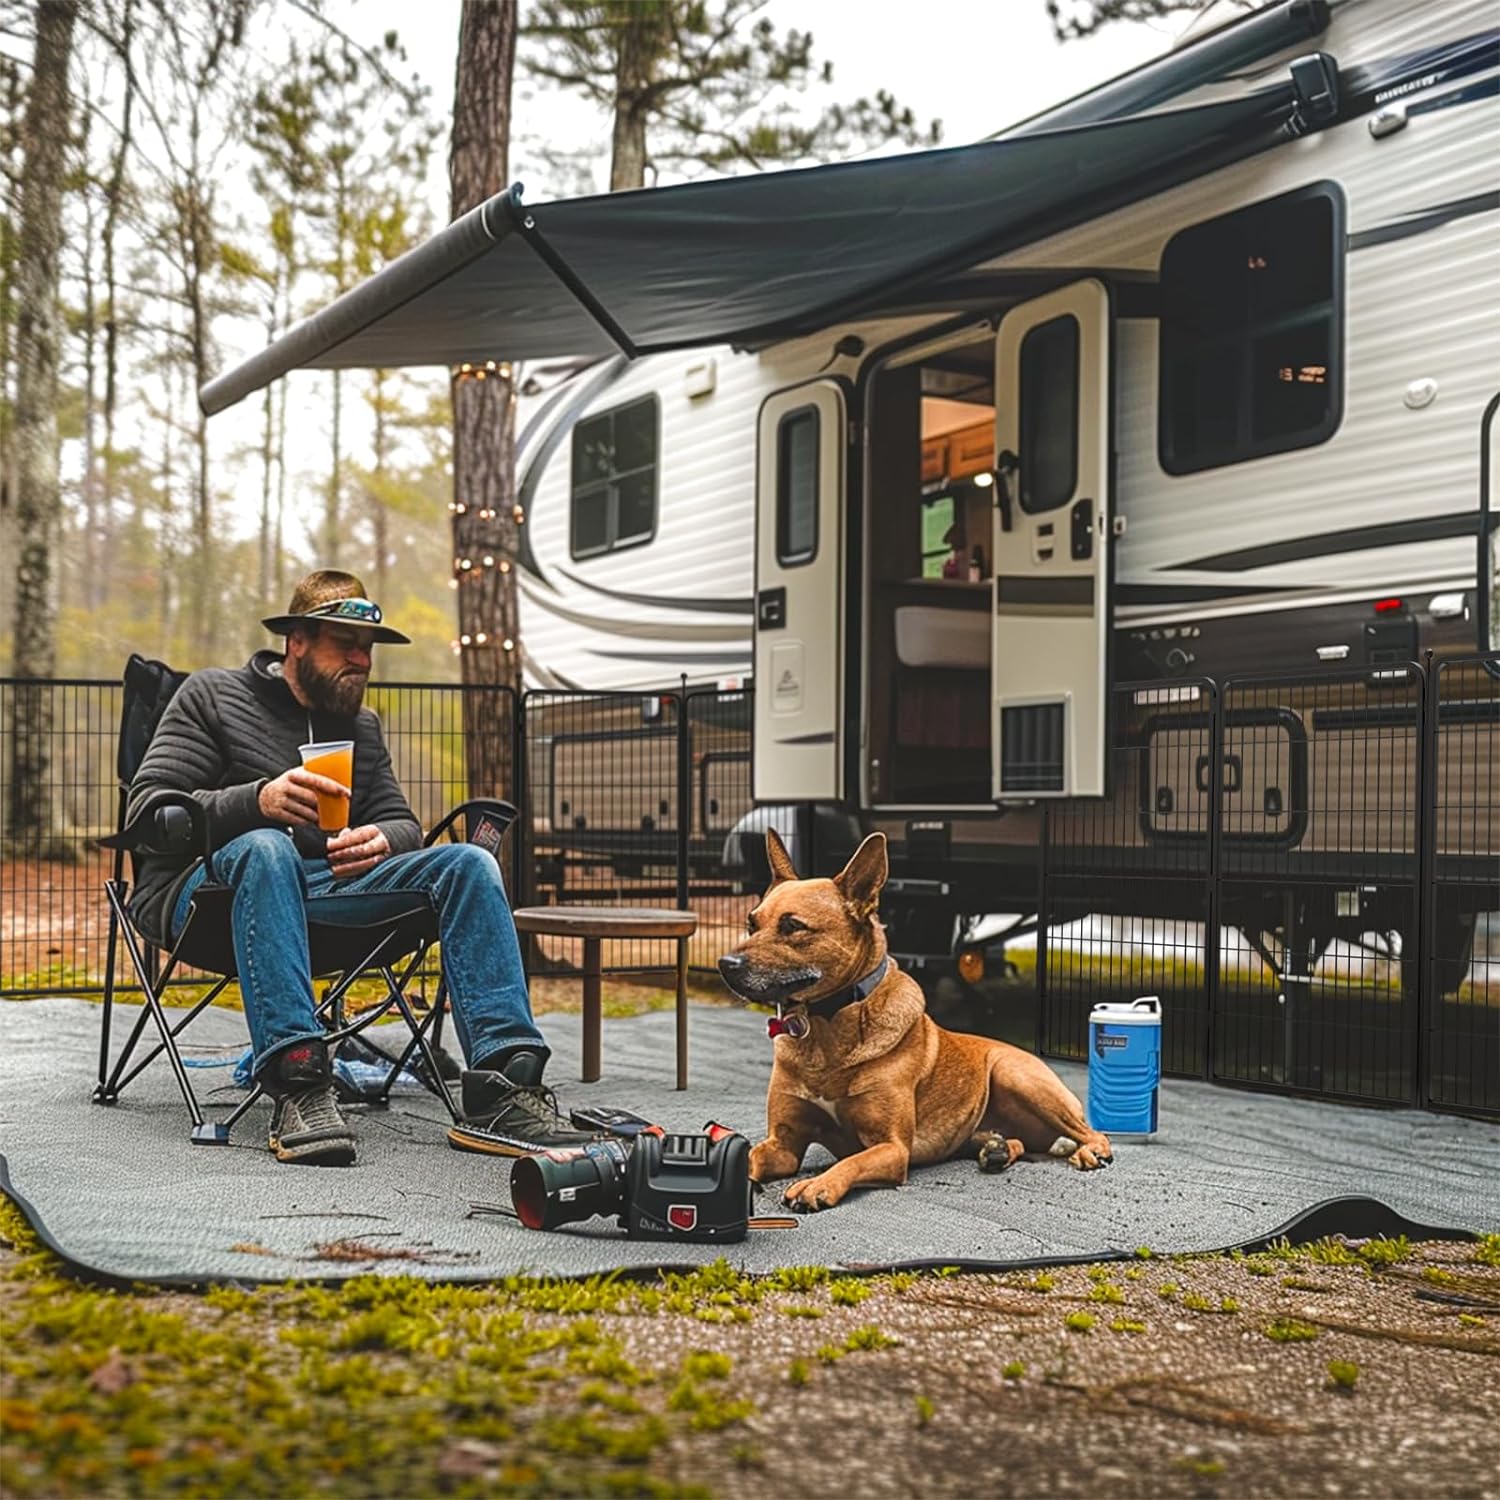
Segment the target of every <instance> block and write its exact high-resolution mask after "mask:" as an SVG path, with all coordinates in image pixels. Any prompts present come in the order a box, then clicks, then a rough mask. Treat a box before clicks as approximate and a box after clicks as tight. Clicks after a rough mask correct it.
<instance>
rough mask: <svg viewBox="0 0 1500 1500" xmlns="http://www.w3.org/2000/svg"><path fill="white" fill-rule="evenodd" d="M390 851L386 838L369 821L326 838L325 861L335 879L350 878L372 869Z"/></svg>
mask: <svg viewBox="0 0 1500 1500" xmlns="http://www.w3.org/2000/svg"><path fill="white" fill-rule="evenodd" d="M390 852H391V845H390V841H389V840H388V839H387V838H386V836H385V835H384V834H383V833H382V832H381V831H380V830H379V829H378V828H377V827H376V826H375V825H374V824H373V823H366V824H365V826H364V827H363V828H346V829H345V830H344V831H343V832H342V833H336V834H334V836H333V837H332V838H331V839H329V840H328V863H329V864H330V865H331V866H332V867H333V878H334V879H335V880H351V879H353V877H354V876H356V875H363V874H364V873H365V871H366V870H373V869H374V868H375V866H376V865H378V864H379V863H380V861H381V860H383V859H384V858H385V857H386V855H388V854H389V853H390Z"/></svg>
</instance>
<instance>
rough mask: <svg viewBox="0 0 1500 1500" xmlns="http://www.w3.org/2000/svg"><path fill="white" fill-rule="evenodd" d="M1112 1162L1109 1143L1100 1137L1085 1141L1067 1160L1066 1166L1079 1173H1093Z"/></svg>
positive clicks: (1112, 1156) (1112, 1157) (1112, 1155)
mask: <svg viewBox="0 0 1500 1500" xmlns="http://www.w3.org/2000/svg"><path fill="white" fill-rule="evenodd" d="M1113 1161H1114V1154H1113V1152H1111V1150H1110V1147H1109V1142H1108V1141H1107V1140H1105V1139H1104V1137H1103V1136H1102V1135H1101V1136H1096V1137H1095V1138H1094V1139H1093V1140H1091V1141H1085V1142H1084V1143H1083V1145H1081V1146H1080V1147H1079V1148H1078V1149H1077V1150H1076V1151H1075V1152H1074V1153H1073V1154H1072V1155H1071V1156H1070V1157H1069V1158H1068V1165H1069V1166H1070V1167H1077V1168H1078V1170H1079V1171H1080V1172H1093V1171H1097V1170H1098V1168H1100V1167H1107V1166H1110V1165H1111V1164H1112V1163H1113Z"/></svg>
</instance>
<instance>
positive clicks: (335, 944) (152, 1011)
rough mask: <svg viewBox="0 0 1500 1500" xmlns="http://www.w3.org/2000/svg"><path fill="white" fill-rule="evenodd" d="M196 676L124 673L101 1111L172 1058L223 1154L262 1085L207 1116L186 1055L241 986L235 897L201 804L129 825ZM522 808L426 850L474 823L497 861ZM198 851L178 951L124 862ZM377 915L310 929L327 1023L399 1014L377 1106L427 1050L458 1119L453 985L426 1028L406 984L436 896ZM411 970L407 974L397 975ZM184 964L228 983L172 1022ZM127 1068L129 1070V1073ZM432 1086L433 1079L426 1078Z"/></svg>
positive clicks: (202, 1125) (478, 811)
mask: <svg viewBox="0 0 1500 1500" xmlns="http://www.w3.org/2000/svg"><path fill="white" fill-rule="evenodd" d="M186 677H187V673H185V672H174V671H173V670H172V669H171V668H170V667H168V666H166V665H165V664H164V663H162V662H159V661H146V660H145V659H143V658H142V657H140V656H136V655H132V656H131V658H130V660H129V662H128V663H127V664H126V667H125V698H124V704H123V707H122V710H121V714H120V738H119V745H118V749H117V753H116V767H117V771H118V775H119V783H120V803H119V815H118V819H117V824H116V827H117V831H116V832H115V833H114V834H113V835H112V836H111V837H109V838H104V839H101V840H100V841H99V842H100V843H101V844H102V845H103V846H104V847H105V848H108V849H112V850H114V855H115V858H114V871H113V875H112V877H111V878H110V879H109V880H106V881H105V882H104V893H105V896H106V897H107V899H108V901H109V908H110V912H109V945H108V950H107V956H106V964H107V970H106V977H105V987H104V1019H103V1023H102V1026H101V1031H100V1038H99V1083H98V1086H97V1087H96V1088H95V1090H94V1094H93V1098H94V1102H95V1103H96V1104H113V1103H115V1102H116V1100H118V1099H119V1097H120V1093H121V1091H122V1090H123V1089H124V1088H125V1087H126V1085H127V1084H129V1083H130V1082H131V1080H132V1079H134V1078H135V1077H136V1076H137V1075H138V1074H139V1073H140V1072H141V1071H142V1070H143V1069H145V1068H146V1067H147V1066H148V1065H149V1064H150V1063H152V1062H153V1061H154V1060H155V1059H156V1058H157V1057H158V1056H160V1054H161V1053H163V1052H165V1053H166V1054H167V1060H168V1062H170V1063H171V1065H172V1071H173V1073H174V1074H175V1075H176V1078H177V1086H178V1088H179V1089H180V1090H181V1091H182V1098H183V1102H184V1103H185V1104H186V1105H187V1109H188V1113H189V1114H190V1115H191V1116H192V1120H193V1129H192V1135H191V1139H192V1141H193V1143H194V1144H195V1145H211V1146H222V1145H227V1144H228V1142H229V1132H230V1129H231V1128H232V1127H233V1126H234V1124H235V1122H236V1121H238V1120H239V1118H240V1117H241V1116H242V1115H243V1114H244V1113H245V1111H246V1110H248V1109H249V1108H250V1106H251V1105H252V1104H254V1103H255V1101H256V1100H257V1099H258V1098H259V1097H260V1096H261V1094H262V1093H263V1092H264V1090H263V1089H262V1088H261V1087H260V1086H259V1085H258V1084H257V1085H256V1086H255V1087H254V1088H253V1089H252V1091H251V1093H250V1095H249V1097H248V1098H246V1099H245V1100H244V1101H243V1102H242V1103H241V1104H239V1105H237V1106H236V1108H235V1109H234V1111H233V1112H232V1113H231V1114H230V1115H229V1116H228V1117H227V1118H226V1119H224V1120H209V1119H206V1118H205V1116H204V1113H203V1109H202V1107H201V1106H200V1105H199V1103H198V1099H197V1096H196V1095H195V1094H194V1092H193V1086H192V1084H191V1082H190V1081H189V1079H188V1073H187V1067H186V1066H185V1064H184V1063H183V1060H182V1054H181V1052H180V1050H179V1049H178V1045H177V1039H178V1037H179V1036H180V1035H181V1034H182V1032H183V1031H184V1030H185V1029H186V1028H187V1027H188V1026H189V1025H190V1024H191V1023H192V1022H193V1021H194V1020H195V1019H196V1018H197V1017H198V1015H199V1014H201V1013H202V1011H203V1010H204V1009H205V1008H206V1007H207V1006H208V1005H210V1004H211V1003H212V1002H213V1001H214V1000H215V999H216V998H217V997H218V996H219V995H220V994H221V993H222V991H223V990H224V989H225V987H226V986H227V985H229V984H230V983H231V982H232V981H233V980H234V979H235V978H236V977H237V973H236V967H235V958H234V944H233V940H232V934H231V930H230V912H231V903H232V901H233V894H234V893H233V892H232V891H231V890H230V888H229V887H228V886H226V885H221V884H219V883H218V882H217V881H216V880H215V879H214V874H213V852H212V850H211V849H210V848H209V846H208V820H207V817H206V815H205V813H204V811H203V809H202V807H200V806H199V804H198V803H197V802H195V801H194V800H193V798H192V797H190V796H189V795H188V794H187V793H186V792H174V791H163V792H158V793H155V794H154V795H153V796H152V797H151V798H149V799H148V801H147V802H146V803H145V804H144V805H143V806H142V807H141V808H140V810H139V811H138V812H137V814H136V816H135V817H134V818H133V819H131V820H130V821H129V823H128V824H127V822H126V808H127V803H128V800H129V792H130V783H131V781H132V780H133V779H134V777H135V773H136V771H137V770H138V769H139V767H140V764H141V761H142V760H143V759H144V758H145V755H146V748H147V746H148V745H149V744H150V743H151V737H152V735H153V734H154V733H155V732H156V726H157V724H158V723H160V721H161V716H162V714H163V712H164V711H165V709H166V707H167V704H168V703H170V702H171V700H172V695H173V694H174V693H175V692H176V691H177V689H178V688H179V687H181V686H182V683H183V682H184V680H185V679H186ZM515 816H516V809H515V808H514V807H513V806H512V805H511V804H510V803H509V802H501V801H498V800H496V799H493V798H476V799H472V800H470V801H467V802H462V803H460V804H459V805H458V806H457V807H455V808H454V809H453V810H452V811H451V812H449V813H448V814H447V815H446V816H445V817H444V818H443V819H442V820H441V821H440V822H439V823H438V824H437V825H436V827H434V828H433V829H432V830H431V832H429V833H428V834H427V836H426V838H425V839H424V840H423V847H424V848H426V847H429V846H431V845H432V844H434V843H436V842H437V840H438V839H440V838H443V837H445V836H446V837H447V838H449V839H453V838H455V837H456V834H457V828H458V820H459V819H460V818H462V819H463V820H464V831H465V834H466V835H467V839H468V841H469V842H470V843H478V844H481V845H483V846H484V847H485V848H487V849H488V850H489V851H490V853H491V854H493V855H494V856H495V858H496V859H497V860H498V859H499V857H500V840H501V838H502V837H503V836H504V833H505V830H506V829H507V828H508V827H509V826H510V824H511V823H512V822H513V821H514V820H515ZM189 851H194V852H196V853H197V855H198V858H200V859H201V860H203V861H204V863H205V864H206V865H207V867H208V878H207V879H206V880H205V881H204V882H203V884H202V885H200V886H199V887H198V889H197V891H196V892H195V893H194V895H193V899H192V901H191V903H190V904H189V907H188V914H187V920H186V921H185V922H184V923H183V927H182V931H181V932H180V933H179V934H178V937H177V941H176V942H175V943H173V942H170V941H168V940H167V939H166V938H164V937H163V936H161V935H158V934H152V933H147V932H143V931H142V930H141V929H140V928H138V927H137V926H136V925H135V924H134V923H133V922H132V921H131V920H130V916H129V912H128V902H129V896H130V883H129V882H127V880H126V879H125V856H126V854H127V853H128V854H129V855H130V856H131V874H132V878H133V877H134V874H135V860H136V858H137V857H138V856H139V855H140V854H141V853H143V852H144V853H155V854H166V853H177V852H184V853H185V852H189ZM366 904H367V907H368V910H369V918H368V920H367V921H366V922H364V923H362V924H360V925H358V926H352V925H347V924H339V925H333V924H331V923H324V922H318V921H316V920H314V921H310V922H309V923H308V927H307V939H308V948H309V951H310V953H311V957H312V974H313V978H315V979H321V980H327V981H329V982H328V984H327V986H326V988H325V989H324V992H323V995H322V998H321V999H320V1000H319V1001H318V1003H317V1014H318V1018H319V1020H320V1021H321V1022H322V1023H323V1025H324V1026H325V1028H326V1030H325V1038H326V1040H327V1043H328V1045H329V1047H330V1050H331V1049H332V1047H333V1046H334V1045H335V1044H336V1043H338V1042H340V1041H342V1040H343V1039H344V1038H345V1037H349V1036H353V1035H354V1034H355V1033H357V1032H360V1031H363V1030H364V1029H365V1028H366V1027H367V1026H370V1025H373V1024H374V1022H376V1021H377V1020H379V1019H380V1017H381V1016H383V1015H385V1014H386V1013H387V1012H388V1011H390V1010H391V1008H392V1007H394V1008H395V1009H396V1010H397V1011H399V1012H400V1014H401V1017H402V1019H403V1020H404V1021H405V1022H406V1024H407V1026H408V1028H409V1029H410V1031H411V1039H410V1040H409V1041H408V1042H407V1044H406V1047H405V1050H404V1051H403V1052H402V1053H401V1056H400V1057H399V1059H397V1060H396V1061H395V1062H394V1063H393V1064H392V1066H391V1069H390V1072H389V1073H388V1074H387V1075H386V1078H385V1082H384V1083H383V1085H382V1086H381V1088H380V1090H379V1092H378V1093H376V1094H374V1095H372V1096H370V1097H369V1099H368V1100H367V1102H369V1103H374V1104H386V1103H388V1102H389V1099H390V1092H391V1088H392V1086H393V1085H394V1084H395V1082H396V1080H397V1078H398V1077H399V1076H400V1075H401V1073H402V1071H403V1070H404V1069H405V1068H406V1067H407V1066H408V1065H409V1064H410V1063H411V1062H412V1059H413V1057H414V1055H415V1053H416V1052H418V1051H420V1052H421V1054H422V1059H423V1061H424V1062H425V1064H426V1068H427V1073H428V1078H429V1079H430V1081H431V1082H430V1086H431V1087H433V1088H434V1092H436V1093H437V1094H439V1096H440V1097H441V1098H442V1100H443V1103H444V1104H445V1105H446V1106H447V1109H448V1113H449V1115H450V1116H451V1117H452V1118H453V1119H454V1120H457V1119H458V1118H459V1114H458V1109H457V1106H456V1105H455V1104H454V1102H453V1096H452V1094H451V1093H450V1092H449V1090H448V1085H447V1081H446V1080H445V1079H444V1077H443V1074H442V1071H441V1069H440V1066H439V1062H438V1056H437V1049H438V1047H439V1046H440V1044H441V1033H442V1017H443V1011H444V1009H445V1006H446V1001H447V998H448V992H447V981H446V979H443V978H441V977H440V978H439V981H438V987H437V993H436V997H435V999H434V1001H433V1004H432V1007H431V1009H430V1010H429V1012H428V1014H427V1015H426V1016H425V1017H423V1018H422V1019H421V1020H419V1019H418V1018H417V1016H416V1014H415V1012H414V1011H413V1009H412V1005H411V1001H410V1000H409V999H408V998H407V995H406V987H407V985H408V984H409V983H410V981H411V979H412V977H413V976H414V975H415V974H416V973H417V972H418V971H419V970H420V968H421V966H422V961H423V959H424V958H425V957H426V956H427V951H428V949H429V948H430V947H431V945H432V944H433V943H434V942H435V941H436V940H437V936H438V930H437V910H436V908H435V907H434V906H433V905H432V903H431V901H430V900H428V898H427V897H426V896H425V895H420V894H417V895H409V894H400V893H394V892H393V893H389V894H376V895H372V896H370V897H368V898H367V899H366ZM122 939H123V941H124V944H125V949H126V952H128V953H129V955H130V961H131V964H132V966H133V967H134V969H135V972H136V975H137V977H138V978H139V980H140V983H141V989H142V990H143V991H144V993H145V998H146V1004H145V1007H144V1008H143V1009H142V1011H141V1013H140V1015H139V1016H137V1017H136V1022H135V1026H134V1028H133V1029H132V1030H131V1032H130V1035H129V1037H128V1038H127V1040H126V1042H125V1046H124V1048H123V1049H122V1050H121V1053H120V1056H119V1058H118V1059H117V1060H116V1062H115V1064H114V1067H113V1069H112V1070H111V1068H110V1055H109V1054H110V1022H111V1020H112V1017H113V1011H114V1000H115V957H116V951H117V943H118V941H119V940H122ZM398 964H402V965H404V967H402V969H401V971H400V972H399V973H397V969H396V966H397V965H398ZM180 966H188V967H192V968H195V969H200V970H203V971H205V972H206V973H209V974H213V975H215V976H217V978H216V980H215V981H214V982H213V983H212V984H211V985H210V987H209V989H208V991H207V992H206V993H205V994H204V995H203V996H202V998H201V999H199V1000H198V1001H197V1002H196V1003H195V1004H194V1005H193V1006H192V1008H191V1009H190V1010H189V1011H188V1013H187V1014H186V1015H185V1016H183V1017H181V1018H180V1019H179V1020H178V1021H177V1022H176V1023H175V1024H173V1023H171V1022H170V1021H169V1019H168V1017H167V1013H166V1011H165V1009H164V1008H163V1006H162V996H163V994H164V993H165V991H166V987H167V984H168V982H169V981H170V980H171V978H172V975H173V974H174V973H175V972H176V971H177V969H178V968H179V967H180ZM371 973H373V974H378V975H379V976H380V977H381V978H382V979H384V981H385V986H386V994H385V998H384V999H383V1000H381V1001H380V1002H379V1003H378V1004H377V1005H375V1006H372V1007H371V1008H369V1009H368V1010H366V1011H363V1012H362V1013H361V1014H359V1015H358V1016H357V1017H356V1018H355V1019H353V1020H352V1021H351V1020H349V1019H347V1017H346V1015H345V1010H344V1000H345V997H346V996H347V994H348V992H349V989H350V986H351V985H353V984H354V982H355V981H356V980H357V979H359V978H361V977H362V976H364V975H366V974H371ZM148 1020H150V1021H153V1022H154V1023H155V1025H156V1030H157V1033H158V1035H159V1036H160V1038H161V1040H160V1041H159V1042H158V1043H157V1045H156V1046H155V1047H153V1048H152V1049H151V1051H150V1052H148V1053H147V1054H146V1056H145V1057H143V1058H141V1059H140V1060H139V1061H137V1062H136V1063H135V1065H134V1066H133V1067H132V1066H131V1059H132V1057H133V1055H134V1053H135V1050H136V1046H137V1044H138V1043H139V1042H140V1040H141V1036H142V1033H143V1032H144V1031H145V1027H146V1023H147V1021H148ZM127 1068H128V1069H129V1071H128V1072H127V1071H126V1070H127ZM424 1081H427V1080H424Z"/></svg>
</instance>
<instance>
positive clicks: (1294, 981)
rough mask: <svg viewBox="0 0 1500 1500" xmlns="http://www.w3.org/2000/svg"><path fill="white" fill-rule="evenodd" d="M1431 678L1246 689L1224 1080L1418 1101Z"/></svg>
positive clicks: (1221, 989)
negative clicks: (1417, 959)
mask: <svg viewBox="0 0 1500 1500" xmlns="http://www.w3.org/2000/svg"><path fill="white" fill-rule="evenodd" d="M1425 685H1426V675H1425V674H1424V673H1423V671H1422V670H1421V668H1419V667H1417V666H1415V665H1407V666H1400V667H1393V668H1390V669H1384V670H1381V671H1378V672H1372V671H1370V670H1369V669H1354V670H1350V671H1347V672H1336V673H1323V674H1319V675H1318V676H1317V677H1310V676H1297V675H1288V676H1285V677H1281V678H1275V679H1268V678H1242V679H1236V680H1234V681H1231V682H1229V683H1228V684H1226V686H1225V689H1224V695H1223V725H1224V727H1223V744H1224V750H1223V756H1222V764H1221V775H1222V778H1223V797H1224V821H1223V832H1222V838H1221V840H1220V858H1219V869H1218V891H1219V910H1220V919H1221V922H1222V923H1223V925H1224V926H1225V928H1226V929H1228V930H1232V932H1233V934H1234V937H1233V938H1232V939H1231V943H1232V946H1233V948H1234V950H1235V951H1236V952H1237V953H1238V954H1239V955H1241V956H1242V961H1238V962H1233V963H1227V962H1226V963H1225V964H1224V966H1223V969H1222V972H1221V975H1220V982H1219V985H1218V987H1217V991H1216V993H1215V996H1214V1007H1213V1031H1214V1039H1215V1045H1214V1057H1213V1070H1214V1076H1215V1077H1218V1078H1221V1079H1228V1080H1234V1081H1236V1082H1242V1083H1252V1084H1256V1085H1258V1086H1261V1087H1272V1088H1286V1089H1294V1090H1305V1091H1308V1092H1313V1093H1319V1094H1323V1095H1326V1096H1347V1097H1351V1098H1358V1099H1368V1100H1379V1101H1383V1102H1392V1103H1394V1102H1412V1101H1414V1100H1415V1098H1416V1094H1417V1072H1416V1056H1415V1047H1414V1046H1413V1045H1412V1039H1413V1037H1414V1034H1415V1024H1416V1017H1417V1006H1418V980H1419V972H1418V969H1417V967H1416V966H1415V965H1414V964H1413V963H1412V962H1411V958H1412V956H1413V955H1414V954H1415V953H1416V952H1417V945H1418V940H1419V931H1418V928H1419V912H1420V907H1419V902H1418V890H1419V874H1420V863H1419V852H1420V851H1419V847H1418V829H1419V812H1420V805H1421V803H1420V796H1419V787H1420V782H1421V769H1422V756H1423V748H1422V743H1423V742H1422V724H1423V713H1424V696H1425Z"/></svg>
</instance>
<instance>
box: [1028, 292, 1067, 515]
mask: <svg viewBox="0 0 1500 1500" xmlns="http://www.w3.org/2000/svg"><path fill="white" fill-rule="evenodd" d="M1077 479H1078V319H1077V318H1075V317H1073V316H1072V315H1071V314H1069V315H1068V316H1067V317H1062V318H1052V319H1050V320H1049V321H1048V322H1046V323H1039V324H1038V325H1037V326H1036V327H1035V328H1033V329H1031V331H1030V332H1029V333H1027V335H1026V337H1025V338H1024V339H1022V340H1021V509H1022V510H1025V511H1028V512H1030V513H1031V514H1032V515H1035V514H1036V513H1037V512H1038V511H1044V510H1056V509H1057V507H1058V506H1059V505H1066V504H1067V503H1068V501H1069V500H1071V499H1072V498H1073V486H1074V484H1075V483H1076V482H1077Z"/></svg>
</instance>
